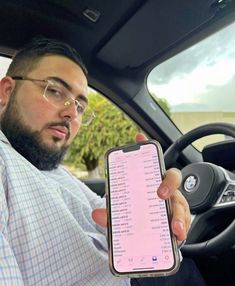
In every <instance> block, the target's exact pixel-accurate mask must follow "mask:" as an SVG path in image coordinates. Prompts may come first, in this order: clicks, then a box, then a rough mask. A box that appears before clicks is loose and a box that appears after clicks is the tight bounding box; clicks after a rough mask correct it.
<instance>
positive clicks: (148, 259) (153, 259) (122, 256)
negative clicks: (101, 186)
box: [108, 144, 174, 273]
mask: <svg viewBox="0 0 235 286" xmlns="http://www.w3.org/2000/svg"><path fill="white" fill-rule="evenodd" d="M108 160H109V184H110V199H111V202H112V203H111V213H112V215H111V221H112V247H113V264H114V268H115V269H116V271H118V272H121V273H123V272H135V271H140V270H141V271H144V270H146V271H147V270H148V271H149V270H152V271H153V270H166V269H170V268H172V267H173V265H174V256H173V251H172V243H171V239H170V230H169V225H168V216H167V211H166V206H165V202H164V201H163V200H161V199H160V198H158V196H157V193H156V191H157V188H158V186H159V185H160V183H161V181H162V179H161V172H160V166H159V160H158V153H157V149H156V146H155V145H154V144H146V145H142V146H141V147H140V149H139V150H136V151H131V152H126V153H125V152H123V151H121V150H118V151H114V152H112V153H110V154H109V158H108Z"/></svg>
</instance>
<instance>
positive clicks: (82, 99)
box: [47, 76, 88, 104]
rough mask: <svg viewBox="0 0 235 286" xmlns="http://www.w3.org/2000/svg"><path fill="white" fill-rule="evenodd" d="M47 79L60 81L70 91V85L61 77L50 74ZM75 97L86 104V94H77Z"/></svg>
mask: <svg viewBox="0 0 235 286" xmlns="http://www.w3.org/2000/svg"><path fill="white" fill-rule="evenodd" d="M47 79H48V80H50V79H52V80H54V81H57V82H59V83H61V84H62V85H63V86H64V87H65V88H66V89H67V90H69V91H70V92H71V93H72V87H71V86H70V85H69V84H68V83H67V82H66V81H64V80H63V79H62V78H60V77H56V76H50V77H48V78H47ZM72 94H73V93H72ZM77 99H78V100H80V101H84V102H85V103H86V104H88V98H87V96H85V95H83V94H79V96H77Z"/></svg>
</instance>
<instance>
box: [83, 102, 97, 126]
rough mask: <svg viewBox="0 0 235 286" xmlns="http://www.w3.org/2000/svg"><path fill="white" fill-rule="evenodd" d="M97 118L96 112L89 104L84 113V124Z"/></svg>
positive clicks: (86, 124)
mask: <svg viewBox="0 0 235 286" xmlns="http://www.w3.org/2000/svg"><path fill="white" fill-rule="evenodd" d="M94 118H95V113H94V111H93V110H92V108H91V107H90V106H87V107H86V108H85V110H84V112H83V114H82V125H84V126H88V125H89V124H90V123H91V122H92V120H93V119H94Z"/></svg>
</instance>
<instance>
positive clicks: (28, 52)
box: [7, 37, 87, 76]
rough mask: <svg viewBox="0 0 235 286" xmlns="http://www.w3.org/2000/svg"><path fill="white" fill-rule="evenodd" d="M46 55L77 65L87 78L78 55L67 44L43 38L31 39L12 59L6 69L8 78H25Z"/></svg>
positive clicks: (85, 70)
mask: <svg viewBox="0 0 235 286" xmlns="http://www.w3.org/2000/svg"><path fill="white" fill-rule="evenodd" d="M47 55H61V56H65V57H67V58H69V59H71V60H72V61H73V62H75V63H77V64H78V65H79V66H80V67H81V69H82V71H83V72H84V74H85V75H86V76H87V69H86V67H85V65H84V64H83V62H82V59H81V56H80V55H79V53H78V52H77V51H76V50H75V49H74V48H72V47H71V46H69V45H68V44H66V43H64V42H61V41H58V40H56V39H49V38H44V37H36V38H33V39H32V41H31V42H29V43H28V44H26V45H25V46H24V47H23V48H22V49H20V50H19V51H18V52H17V53H16V54H15V55H14V57H13V59H12V62H11V64H10V66H9V68H8V71H7V75H8V76H15V75H17V76H25V75H27V73H28V72H29V71H31V70H32V69H33V68H35V67H36V65H37V63H38V62H39V61H40V59H41V58H42V57H44V56H47Z"/></svg>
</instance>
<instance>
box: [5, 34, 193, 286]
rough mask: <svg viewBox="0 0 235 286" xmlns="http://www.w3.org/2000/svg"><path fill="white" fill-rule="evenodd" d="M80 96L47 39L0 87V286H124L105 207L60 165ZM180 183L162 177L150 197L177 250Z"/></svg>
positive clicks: (181, 235) (25, 54)
mask: <svg viewBox="0 0 235 286" xmlns="http://www.w3.org/2000/svg"><path fill="white" fill-rule="evenodd" d="M87 89H88V87H87V74H86V69H85V67H84V65H83V63H82V61H81V59H80V57H79V55H78V54H77V53H76V51H75V50H73V49H72V48H70V47H69V46H68V45H66V44H64V43H61V42H57V41H55V40H49V39H38V40H35V41H33V42H32V43H30V44H29V45H27V46H26V47H25V48H24V49H22V50H21V51H19V52H18V53H17V54H16V56H15V57H14V58H13V61H12V63H11V65H10V67H9V69H8V72H7V75H6V77H4V78H3V79H2V80H1V83H0V116H1V117H0V120H1V121H0V122H1V132H0V172H1V182H0V248H1V251H0V284H1V285H119V286H121V285H130V283H131V282H130V281H129V280H128V279H120V278H116V277H114V276H112V275H111V273H110V271H109V269H108V257H107V243H106V234H105V227H106V210H105V209H104V206H105V202H104V200H103V199H101V198H99V197H98V196H96V195H95V194H94V193H93V192H92V191H90V190H89V189H88V188H87V187H86V186H85V185H84V184H83V183H81V182H80V181H79V180H77V179H76V178H74V177H73V176H72V175H71V174H69V173H68V171H66V169H65V168H63V167H62V166H61V165H60V162H61V160H62V158H63V156H64V154H65V152H66V149H67V148H68V146H69V144H70V143H71V141H72V140H73V138H74V137H75V135H76V134H77V132H78V131H79V128H80V126H81V124H87V123H89V122H90V120H91V119H92V112H91V111H89V108H88V106H87V105H88V98H87V94H88V90H87ZM141 140H145V137H144V136H143V135H142V134H139V135H138V136H137V141H141ZM180 180H181V178H180V173H179V172H178V171H177V170H175V169H172V170H169V171H168V172H167V175H166V178H165V180H164V181H163V183H162V185H161V186H160V188H159V190H158V194H159V196H161V197H162V198H164V199H166V198H169V197H171V201H172V206H173V218H172V223H171V226H172V230H173V232H174V234H175V235H176V237H177V239H178V240H179V241H182V240H184V239H185V238H186V234H187V231H188V228H189V225H190V214H189V209H188V205H187V203H186V201H185V200H184V198H183V197H182V195H181V194H180V192H178V191H177V190H176V189H177V188H178V186H179V184H180ZM134 282H136V281H134V280H133V283H134Z"/></svg>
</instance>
